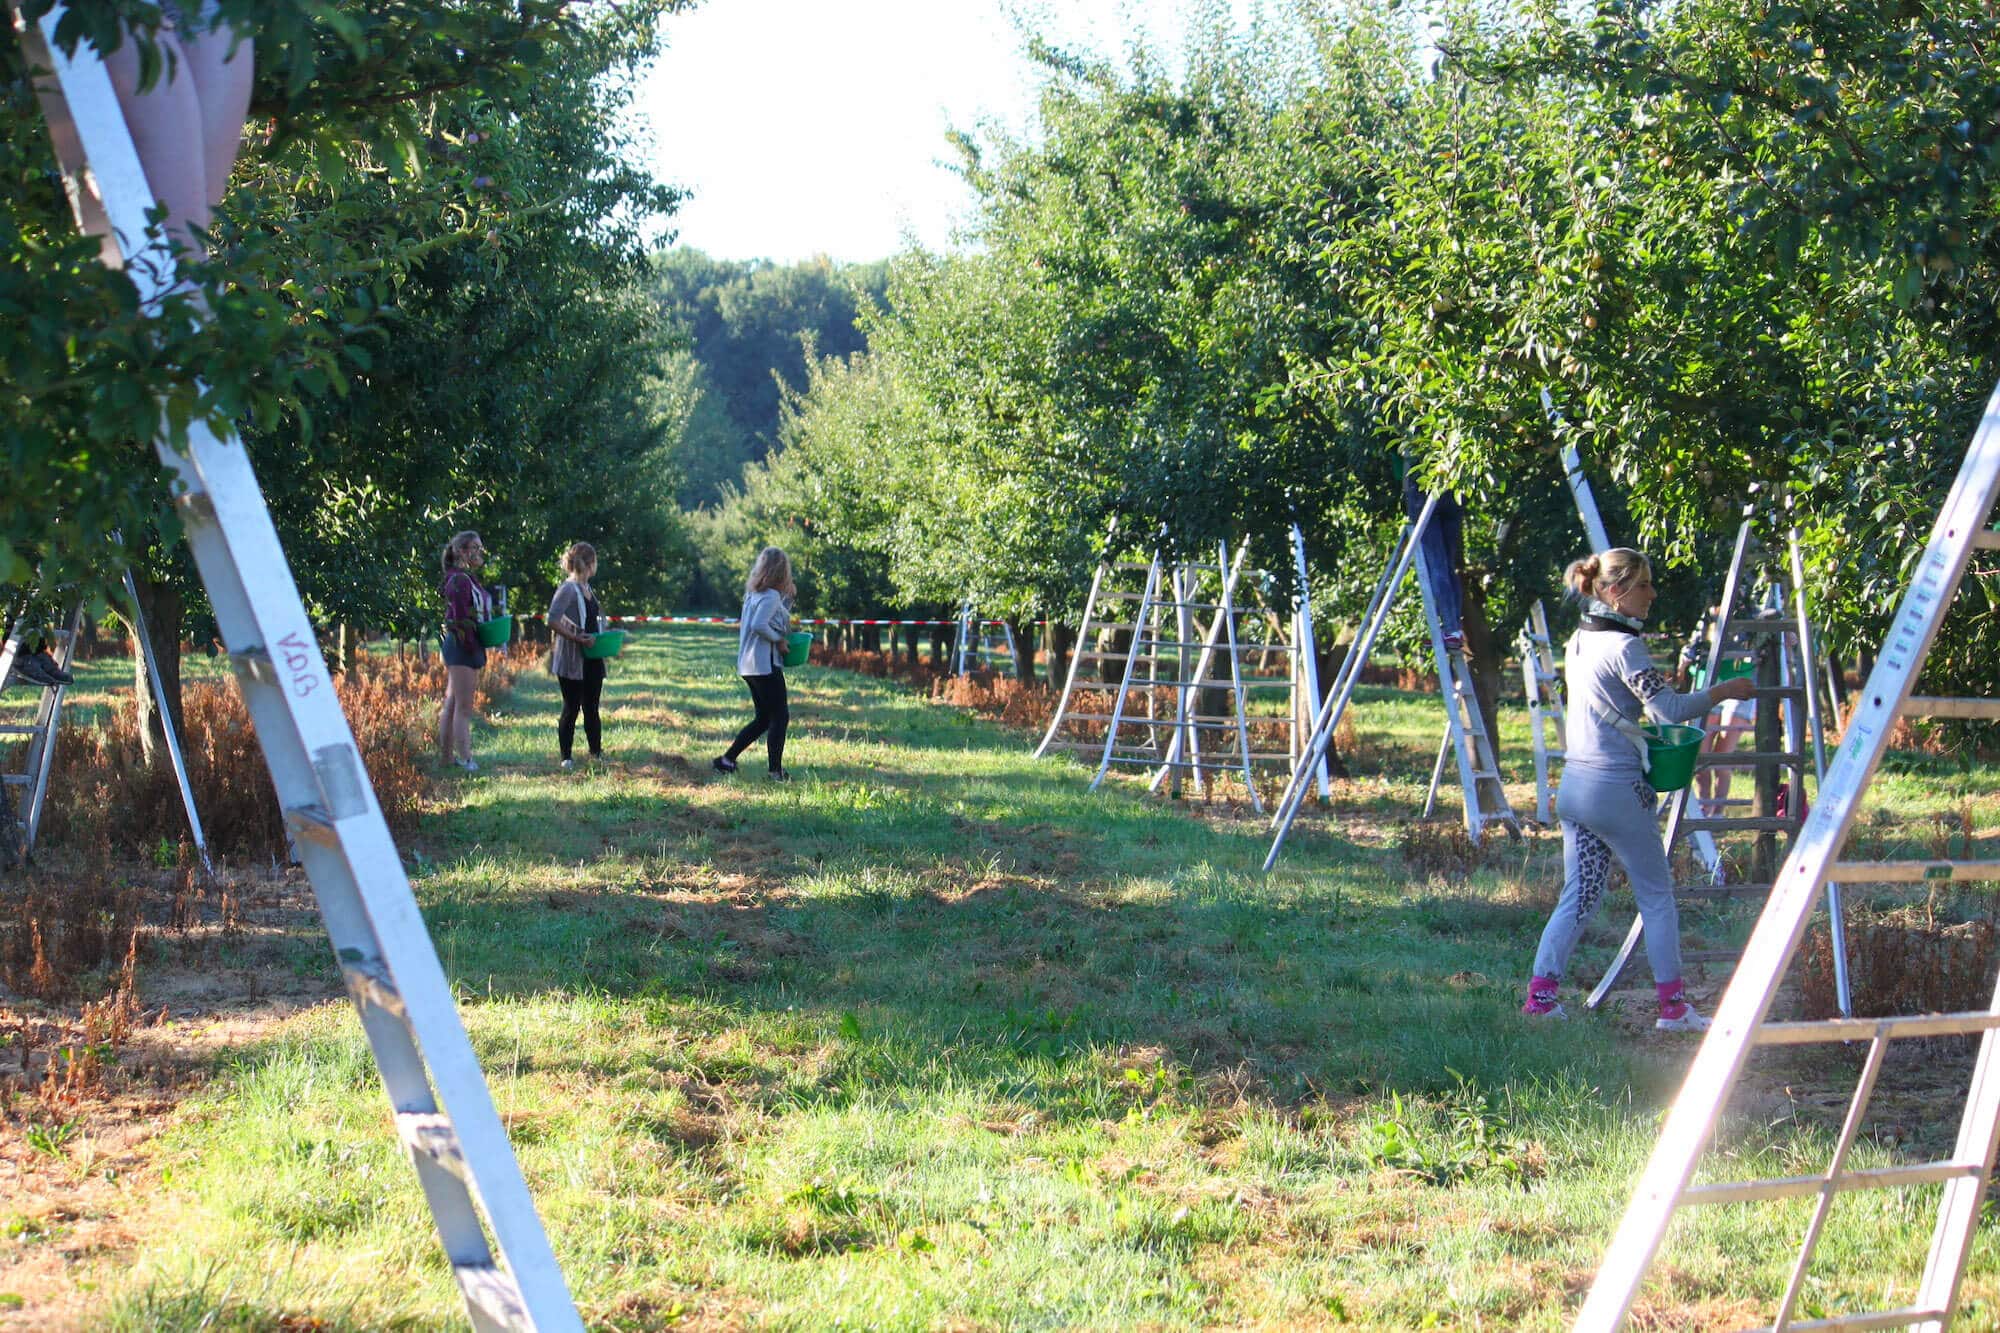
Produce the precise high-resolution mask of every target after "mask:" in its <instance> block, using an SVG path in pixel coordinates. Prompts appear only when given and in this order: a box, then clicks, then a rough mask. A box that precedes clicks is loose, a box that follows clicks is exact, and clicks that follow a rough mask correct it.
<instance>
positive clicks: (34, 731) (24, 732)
mask: <svg viewBox="0 0 2000 1333" xmlns="http://www.w3.org/2000/svg"><path fill="white" fill-rule="evenodd" d="M41 734H42V729H41V728H40V727H16V726H4V727H0V736H39V735H41Z"/></svg>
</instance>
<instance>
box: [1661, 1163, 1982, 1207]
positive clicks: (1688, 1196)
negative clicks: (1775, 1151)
mask: <svg viewBox="0 0 2000 1333" xmlns="http://www.w3.org/2000/svg"><path fill="white" fill-rule="evenodd" d="M1984 1170H1985V1167H1984V1165H1983V1164H1982V1163H1979V1162H1919V1163H1917V1164H1916V1165H1914V1166H1877V1167H1870V1168H1868V1169H1867V1170H1863V1171H1843V1172H1841V1173H1840V1174H1839V1175H1836V1176H1835V1177H1834V1178H1833V1179H1832V1181H1831V1182H1829V1181H1828V1180H1827V1178H1826V1177H1825V1176H1778V1177H1773V1178H1772V1179H1770V1180H1742V1181H1731V1182H1729V1183H1727V1184H1722V1185H1690V1186H1689V1187H1688V1190H1687V1193H1685V1194H1683V1195H1682V1196H1681V1202H1683V1203H1757V1202H1759V1201H1760V1200H1764V1199H1796V1198H1798V1197H1799V1196H1800V1195H1802V1194H1818V1193H1819V1192H1820V1191H1821V1190H1822V1189H1825V1188H1826V1187H1827V1185H1828V1184H1829V1183H1831V1185H1832V1186H1833V1189H1834V1191H1835V1192H1836V1193H1842V1192H1845V1191H1847V1190H1887V1189H1902V1188H1906V1187H1908V1186H1911V1185H1935V1184H1937V1183H1938V1182H1939V1181H1941V1180H1969V1179H1973V1178H1976V1177H1977V1176H1979V1175H1980V1174H1981V1173H1982V1172H1983V1171H1984Z"/></svg>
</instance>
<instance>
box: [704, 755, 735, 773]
mask: <svg viewBox="0 0 2000 1333" xmlns="http://www.w3.org/2000/svg"><path fill="white" fill-rule="evenodd" d="M708 766H709V767H710V768H712V769H714V770H715V771H716V772H718V773H734V772H735V771H736V761H735V760H734V759H731V758H730V757H729V756H728V755H723V754H719V755H717V756H716V757H715V758H713V759H711V760H709V761H708Z"/></svg>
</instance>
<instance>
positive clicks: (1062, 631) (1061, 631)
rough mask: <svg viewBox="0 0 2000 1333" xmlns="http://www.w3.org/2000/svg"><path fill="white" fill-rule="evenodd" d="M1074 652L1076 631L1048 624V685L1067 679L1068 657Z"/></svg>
mask: <svg viewBox="0 0 2000 1333" xmlns="http://www.w3.org/2000/svg"><path fill="white" fill-rule="evenodd" d="M1075 650H1076V631H1075V630H1073V629H1071V628H1070V627H1069V626H1068V625H1058V624H1056V623H1055V622H1054V621H1053V620H1052V621H1050V622H1049V683H1050V684H1051V685H1054V684H1058V683H1060V682H1063V681H1067V680H1068V679H1069V655H1070V654H1071V653H1072V652H1074V651H1075Z"/></svg>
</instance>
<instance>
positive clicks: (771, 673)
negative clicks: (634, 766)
mask: <svg viewBox="0 0 2000 1333" xmlns="http://www.w3.org/2000/svg"><path fill="white" fill-rule="evenodd" d="M798 595H799V590H798V588H797V587H796V586H794V585H793V583H792V562H791V560H790V559H789V558H788V557H787V556H786V555H785V553H784V552H783V551H781V550H779V549H778V548H777V547H775V546H766V547H765V548H764V549H763V550H762V551H759V552H758V553H757V561H756V563H755V564H753V565H751V566H750V579H749V582H748V583H746V584H745V585H744V589H743V614H742V616H741V617H739V619H738V623H737V630H736V673H737V674H738V675H740V676H742V677H743V683H744V684H745V685H748V686H749V687H750V702H751V703H752V704H753V705H755V707H756V709H757V715H756V716H755V717H753V718H751V719H750V722H749V724H748V725H747V726H745V727H744V728H743V730H741V731H739V732H737V733H736V739H735V740H734V741H732V742H731V743H730V746H729V749H728V750H727V751H725V752H724V753H723V754H721V755H719V756H717V757H716V758H715V759H714V760H713V761H711V763H712V766H713V767H714V769H715V771H716V772H718V773H734V772H735V771H736V756H738V755H740V754H742V753H743V752H744V751H745V750H747V749H749V748H750V747H751V745H753V744H754V743H755V742H756V740H757V738H758V737H759V736H762V737H764V749H765V753H766V754H767V755H768V756H769V758H770V761H771V770H770V776H771V777H772V778H773V779H774V780H776V781H779V782H783V781H785V780H786V779H787V778H789V777H791V774H789V773H787V772H786V771H785V728H786V726H787V725H788V724H789V723H790V722H791V718H792V715H791V709H790V707H789V706H788V705H787V703H786V700H785V670H784V659H785V654H784V648H785V639H786V636H787V635H789V634H790V633H791V630H792V602H793V600H794V599H795V598H797V597H798Z"/></svg>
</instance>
